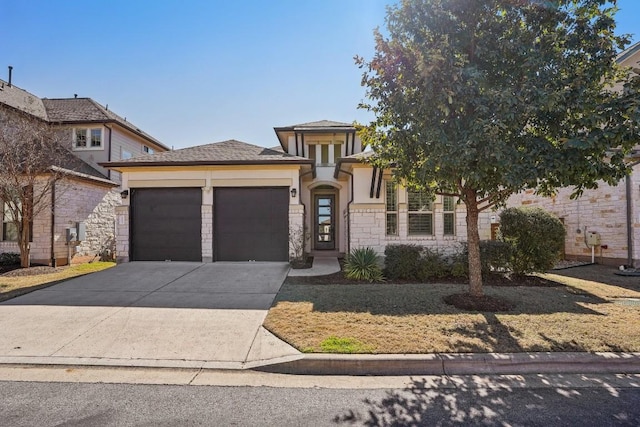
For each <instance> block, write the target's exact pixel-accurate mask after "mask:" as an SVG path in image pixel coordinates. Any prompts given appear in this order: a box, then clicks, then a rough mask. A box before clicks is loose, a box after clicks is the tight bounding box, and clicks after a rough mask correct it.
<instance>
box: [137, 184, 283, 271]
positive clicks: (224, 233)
mask: <svg viewBox="0 0 640 427" xmlns="http://www.w3.org/2000/svg"><path fill="white" fill-rule="evenodd" d="M288 205H289V193H288V188H287V187H275V188H256V187H243V188H236V187H227V188H216V189H214V200H213V206H214V212H213V217H214V220H213V222H214V224H213V236H214V239H213V240H214V243H213V254H214V259H215V260H216V261H249V260H255V261H286V260H287V259H288V243H289V237H288V236H289V217H288V208H289V206H288ZM201 206H202V190H201V189H200V188H141V189H134V190H132V191H131V216H130V219H131V229H130V233H131V238H130V242H131V259H132V260H134V261H164V260H172V261H201V260H202V235H201V230H202V213H201V212H202V208H201Z"/></svg>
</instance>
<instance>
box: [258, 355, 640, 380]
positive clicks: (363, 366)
mask: <svg viewBox="0 0 640 427" xmlns="http://www.w3.org/2000/svg"><path fill="white" fill-rule="evenodd" d="M253 369H254V370H258V371H262V372H271V373H281V374H293V375H484V374H496V375H518V374H582V373H585V374H586V373H590V374H594V373H602V374H604V373H617V374H634V373H640V353H608V352H607V353H605V352H603V353H443V354H428V355H413V354H387V355H351V354H349V355H335V354H307V355H305V356H304V357H303V358H301V359H298V360H293V361H289V362H284V363H276V364H270V365H263V366H257V367H254V368H253Z"/></svg>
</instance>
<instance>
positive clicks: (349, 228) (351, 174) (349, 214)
mask: <svg viewBox="0 0 640 427" xmlns="http://www.w3.org/2000/svg"><path fill="white" fill-rule="evenodd" d="M340 172H343V173H346V174H347V175H349V176H350V177H351V179H350V180H349V181H350V182H351V194H350V195H349V202H348V203H347V253H346V255H349V254H350V253H351V203H353V173H351V172H347V171H346V170H343V169H339V170H338V173H337V174H336V175H340Z"/></svg>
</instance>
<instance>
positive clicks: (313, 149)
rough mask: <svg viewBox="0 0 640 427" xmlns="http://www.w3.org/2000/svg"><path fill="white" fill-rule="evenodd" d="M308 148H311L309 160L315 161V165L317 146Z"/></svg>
mask: <svg viewBox="0 0 640 427" xmlns="http://www.w3.org/2000/svg"><path fill="white" fill-rule="evenodd" d="M307 148H309V158H310V159H311V160H313V163H314V164H315V162H316V146H315V144H313V145H308V146H307Z"/></svg>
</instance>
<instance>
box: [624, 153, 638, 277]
mask: <svg viewBox="0 0 640 427" xmlns="http://www.w3.org/2000/svg"><path fill="white" fill-rule="evenodd" d="M637 164H640V160H638V161H635V162H633V163H631V165H630V167H631V168H632V169H633V167H634V166H636V165H637ZM631 173H633V170H632V171H631ZM631 173H629V174H627V175H626V176H625V179H624V183H625V190H626V198H627V266H628V267H629V268H633V225H632V222H633V218H632V216H633V203H632V200H631V199H632V196H633V191H632V188H631Z"/></svg>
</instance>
